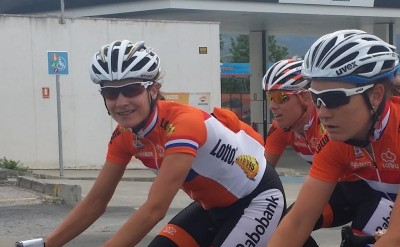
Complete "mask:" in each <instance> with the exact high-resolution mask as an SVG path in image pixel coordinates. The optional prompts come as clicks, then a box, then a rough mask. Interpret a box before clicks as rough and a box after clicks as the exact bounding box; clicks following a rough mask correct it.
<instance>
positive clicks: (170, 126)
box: [160, 118, 175, 137]
mask: <svg viewBox="0 0 400 247" xmlns="http://www.w3.org/2000/svg"><path fill="white" fill-rule="evenodd" d="M160 127H161V128H162V129H163V130H165V131H166V132H167V137H168V136H170V135H171V134H172V132H174V130H175V126H174V125H173V124H171V123H170V122H169V120H166V119H165V118H163V119H162V120H161V123H160Z"/></svg>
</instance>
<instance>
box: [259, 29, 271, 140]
mask: <svg viewBox="0 0 400 247" xmlns="http://www.w3.org/2000/svg"><path fill="white" fill-rule="evenodd" d="M261 51H262V56H261V57H262V62H261V64H262V73H263V74H262V76H264V75H265V73H266V72H267V64H268V63H267V60H268V59H269V50H268V35H267V32H266V31H261ZM262 96H263V98H262V101H263V136H264V140H265V139H266V138H267V133H268V121H269V119H270V111H269V109H268V105H267V96H266V95H265V92H264V91H263V93H262Z"/></svg>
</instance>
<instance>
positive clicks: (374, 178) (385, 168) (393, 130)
mask: <svg viewBox="0 0 400 247" xmlns="http://www.w3.org/2000/svg"><path fill="white" fill-rule="evenodd" d="M399 104H400V98H399V97H391V99H390V100H389V101H387V102H386V105H385V107H384V110H383V113H382V115H381V118H380V120H379V127H378V128H377V129H376V130H375V131H374V139H373V141H372V142H371V145H370V146H371V147H372V148H371V153H370V152H368V151H367V150H366V149H365V148H360V147H356V146H351V145H348V144H345V143H344V142H338V141H332V140H329V137H328V135H324V136H323V137H322V138H321V141H320V143H319V144H318V147H317V150H316V153H315V155H314V161H313V165H312V167H311V170H310V176H311V177H314V178H317V179H320V180H323V181H327V182H337V181H340V180H342V179H343V177H344V178H346V179H348V178H349V177H352V176H353V177H356V178H357V179H362V180H363V181H365V183H366V184H368V185H369V187H370V188H371V191H374V192H375V194H371V193H370V195H369V196H368V197H367V199H366V200H361V201H360V202H359V203H358V204H356V205H355V206H354V208H355V212H356V215H355V216H354V218H353V222H352V227H353V229H356V230H359V231H361V232H364V233H365V234H369V235H373V234H374V233H375V232H376V231H378V230H382V229H385V228H387V227H388V224H389V219H390V214H391V211H392V209H393V204H394V203H393V201H394V200H395V199H396V197H397V192H398V189H399V185H400V165H399V160H398V157H400V146H399V145H400V105H399ZM364 191H365V190H364ZM353 192H354V193H353V196H354V195H357V193H359V192H360V191H358V190H357V191H353Z"/></svg>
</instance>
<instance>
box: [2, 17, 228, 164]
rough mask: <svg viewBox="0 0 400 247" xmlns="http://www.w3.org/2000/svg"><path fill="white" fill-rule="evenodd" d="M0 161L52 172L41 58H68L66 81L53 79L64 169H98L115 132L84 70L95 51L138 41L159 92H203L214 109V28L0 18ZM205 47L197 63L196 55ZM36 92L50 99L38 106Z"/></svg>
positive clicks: (53, 130) (52, 130) (53, 150)
mask: <svg viewBox="0 0 400 247" xmlns="http://www.w3.org/2000/svg"><path fill="white" fill-rule="evenodd" d="M0 33H1V38H0V47H1V56H0V64H1V74H2V77H1V84H0V99H1V104H0V112H1V115H2V116H1V121H0V139H1V141H0V158H1V157H6V158H8V159H14V160H20V161H21V162H23V163H24V164H25V165H27V166H29V167H30V168H32V169H58V168H59V157H58V131H57V123H58V122H57V105H56V83H55V82H56V77H55V75H49V74H48V71H47V63H48V61H47V51H68V53H69V75H65V76H63V75H62V76H60V89H61V93H60V96H61V119H62V122H61V123H62V139H63V142H62V143H63V163H64V168H65V169H68V168H99V167H101V166H102V165H103V163H104V158H105V154H106V150H107V143H108V140H109V138H110V136H111V133H112V131H113V128H114V126H115V123H114V122H113V121H112V120H111V118H110V117H109V116H108V114H107V112H106V110H105V108H104V105H103V100H102V98H101V96H100V95H99V93H98V86H97V85H95V84H93V83H92V82H91V81H90V79H89V73H88V65H89V63H90V60H91V58H92V56H93V54H94V53H95V52H97V51H98V49H99V48H100V46H101V45H103V44H106V43H109V42H111V41H113V40H116V39H129V40H132V41H138V40H145V41H146V43H147V45H148V46H151V47H153V49H154V50H155V51H156V52H157V53H158V54H159V56H160V57H161V63H162V67H163V68H164V70H165V72H166V76H165V84H164V85H163V88H162V90H163V91H165V92H210V93H211V99H210V104H211V107H214V106H220V102H221V95H220V92H221V89H220V65H219V57H220V54H219V24H218V23H199V22H173V21H148V20H147V21H140V20H136V21H134V20H121V19H118V20H117V19H89V18H82V19H66V20H65V24H59V20H58V19H57V18H49V17H27V16H5V15H3V16H0ZM204 46H205V47H208V54H206V55H204V54H203V55H200V54H199V53H198V51H199V47H204ZM42 87H49V88H50V98H49V99H44V98H42Z"/></svg>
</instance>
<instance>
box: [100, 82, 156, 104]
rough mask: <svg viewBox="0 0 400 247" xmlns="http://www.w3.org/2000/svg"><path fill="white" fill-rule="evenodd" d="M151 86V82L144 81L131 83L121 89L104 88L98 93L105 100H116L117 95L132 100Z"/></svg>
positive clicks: (113, 87)
mask: <svg viewBox="0 0 400 247" xmlns="http://www.w3.org/2000/svg"><path fill="white" fill-rule="evenodd" d="M152 84H153V82H152V81H144V82H132V83H129V84H126V85H124V86H122V87H115V86H105V87H102V88H101V89H100V93H101V95H102V96H103V97H104V98H105V99H107V100H116V99H117V98H118V96H119V94H122V95H123V96H124V97H127V98H133V97H136V96H138V95H140V94H142V93H143V92H144V90H146V88H147V87H148V86H150V85H152Z"/></svg>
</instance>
